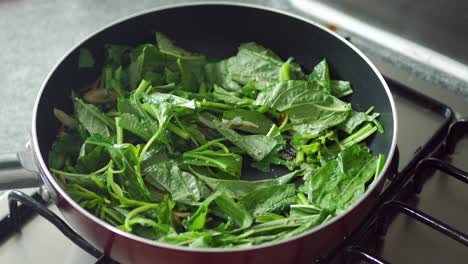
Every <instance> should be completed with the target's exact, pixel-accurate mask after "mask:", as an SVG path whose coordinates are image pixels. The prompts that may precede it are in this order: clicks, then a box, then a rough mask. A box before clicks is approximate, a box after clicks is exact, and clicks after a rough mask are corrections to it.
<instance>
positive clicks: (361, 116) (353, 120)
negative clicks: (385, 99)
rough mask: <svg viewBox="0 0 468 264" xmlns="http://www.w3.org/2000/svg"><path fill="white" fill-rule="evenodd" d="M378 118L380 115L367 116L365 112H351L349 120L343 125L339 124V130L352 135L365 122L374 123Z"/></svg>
mask: <svg viewBox="0 0 468 264" xmlns="http://www.w3.org/2000/svg"><path fill="white" fill-rule="evenodd" d="M377 117H379V114H378V113H373V114H371V115H367V114H366V113H363V112H355V111H351V113H350V114H349V116H348V118H347V119H346V120H345V121H344V122H343V123H341V124H339V125H338V128H339V129H341V130H343V131H344V132H346V133H348V134H352V133H353V132H354V130H355V129H356V128H357V127H359V126H360V125H362V124H363V123H364V122H372V121H373V120H375V119H376V118H377Z"/></svg>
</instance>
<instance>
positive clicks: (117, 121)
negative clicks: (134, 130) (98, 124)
mask: <svg viewBox="0 0 468 264" xmlns="http://www.w3.org/2000/svg"><path fill="white" fill-rule="evenodd" d="M114 119H115V130H116V132H117V133H116V137H117V144H123V142H124V140H123V138H124V137H123V128H122V127H121V126H120V119H121V118H120V117H115V118H114Z"/></svg>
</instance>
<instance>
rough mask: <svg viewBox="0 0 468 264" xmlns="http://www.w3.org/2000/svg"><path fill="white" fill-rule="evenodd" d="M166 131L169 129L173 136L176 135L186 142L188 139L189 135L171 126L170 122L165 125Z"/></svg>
mask: <svg viewBox="0 0 468 264" xmlns="http://www.w3.org/2000/svg"><path fill="white" fill-rule="evenodd" d="M167 129H169V130H170V131H171V132H173V133H174V134H176V135H177V136H179V137H181V138H183V139H185V140H187V139H190V137H191V136H190V134H189V133H188V132H187V131H185V130H183V129H182V128H180V127H178V126H176V125H174V124H172V123H171V122H168V123H167Z"/></svg>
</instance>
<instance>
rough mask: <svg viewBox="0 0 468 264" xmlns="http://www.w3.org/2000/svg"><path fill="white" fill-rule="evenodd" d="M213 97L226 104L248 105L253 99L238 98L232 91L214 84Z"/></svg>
mask: <svg viewBox="0 0 468 264" xmlns="http://www.w3.org/2000/svg"><path fill="white" fill-rule="evenodd" d="M212 95H213V98H214V99H215V100H217V101H221V102H225V103H227V104H233V105H238V106H249V105H252V103H253V100H252V99H249V98H239V97H237V96H236V95H235V94H234V93H232V92H228V91H226V90H224V89H223V88H221V87H219V86H217V85H214V90H213V94H212Z"/></svg>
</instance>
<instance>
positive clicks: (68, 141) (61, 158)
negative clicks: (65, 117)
mask: <svg viewBox="0 0 468 264" xmlns="http://www.w3.org/2000/svg"><path fill="white" fill-rule="evenodd" d="M82 144H83V139H82V137H81V136H80V134H79V133H78V132H77V131H76V130H71V131H69V132H68V133H65V134H62V135H59V136H57V139H56V140H55V142H54V143H53V144H52V147H51V150H50V151H49V155H48V161H47V162H48V165H49V167H50V168H53V169H60V168H61V167H62V166H63V165H64V163H65V160H66V159H67V158H71V157H73V158H76V157H77V156H78V153H79V152H80V148H81V145H82Z"/></svg>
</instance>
